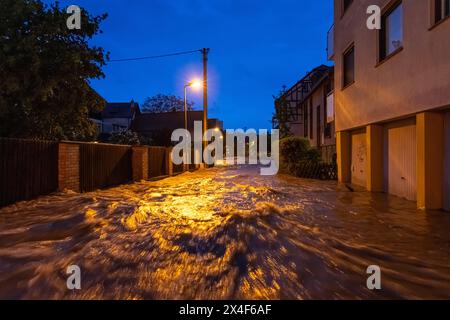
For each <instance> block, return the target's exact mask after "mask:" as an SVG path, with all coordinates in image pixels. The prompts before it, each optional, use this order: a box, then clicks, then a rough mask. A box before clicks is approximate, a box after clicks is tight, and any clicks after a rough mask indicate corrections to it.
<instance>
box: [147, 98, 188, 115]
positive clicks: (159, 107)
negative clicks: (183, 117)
mask: <svg viewBox="0 0 450 320" xmlns="http://www.w3.org/2000/svg"><path fill="white" fill-rule="evenodd" d="M193 106H194V103H193V102H191V101H188V102H187V107H188V110H189V111H191V110H192V109H193ZM141 110H142V112H145V113H163V112H173V111H184V100H183V99H182V98H180V97H177V96H174V95H165V94H157V95H156V96H153V97H148V98H146V99H145V101H144V103H143V105H142V107H141Z"/></svg>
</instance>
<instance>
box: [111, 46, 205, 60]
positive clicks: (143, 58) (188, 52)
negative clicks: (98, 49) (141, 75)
mask: <svg viewBox="0 0 450 320" xmlns="http://www.w3.org/2000/svg"><path fill="white" fill-rule="evenodd" d="M194 52H202V49H199V50H191V51H181V52H175V53H168V54H160V55H156V56H147V57H139V58H127V59H114V60H109V62H125V61H138V60H148V59H158V58H165V57H173V56H180V55H184V54H191V53H194Z"/></svg>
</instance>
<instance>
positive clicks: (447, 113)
mask: <svg viewBox="0 0 450 320" xmlns="http://www.w3.org/2000/svg"><path fill="white" fill-rule="evenodd" d="M371 5H378V6H379V7H380V8H381V10H382V16H381V30H369V28H368V27H367V25H366V20H367V18H368V17H369V15H368V14H367V13H366V12H367V8H368V7H369V6H371ZM334 8H335V13H334V35H332V34H331V35H330V38H333V36H334V41H333V42H334V52H330V56H331V57H333V59H334V61H335V80H334V81H335V106H336V132H337V154H338V167H339V169H338V171H339V181H340V182H345V183H350V182H351V183H352V184H354V185H359V186H362V187H364V188H366V189H367V190H369V191H379V192H388V193H390V194H393V195H397V196H399V197H404V198H406V199H409V200H413V201H417V206H418V207H419V208H426V209H440V208H445V209H447V210H450V42H449V40H450V18H449V15H450V14H449V11H450V10H449V9H450V0H420V1H418V0H413V1H410V0H403V1H401V0H359V1H351V0H335V1H334ZM331 33H332V32H331Z"/></svg>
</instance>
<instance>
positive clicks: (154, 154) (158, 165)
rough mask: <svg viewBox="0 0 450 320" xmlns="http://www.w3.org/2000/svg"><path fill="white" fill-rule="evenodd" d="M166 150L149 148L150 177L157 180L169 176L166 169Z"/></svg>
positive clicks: (163, 148)
mask: <svg viewBox="0 0 450 320" xmlns="http://www.w3.org/2000/svg"><path fill="white" fill-rule="evenodd" d="M166 150H167V149H166V148H165V147H149V148H148V177H149V178H155V177H160V176H165V175H167V174H168V172H167V168H166V161H167V160H166V156H167V155H166V154H167V152H166Z"/></svg>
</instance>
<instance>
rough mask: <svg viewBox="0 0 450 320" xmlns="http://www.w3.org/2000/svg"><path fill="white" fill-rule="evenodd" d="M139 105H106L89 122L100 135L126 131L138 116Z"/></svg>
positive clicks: (125, 103) (130, 103)
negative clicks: (96, 128) (93, 124)
mask: <svg viewBox="0 0 450 320" xmlns="http://www.w3.org/2000/svg"><path fill="white" fill-rule="evenodd" d="M140 113H141V112H140V109H139V104H138V103H137V102H134V101H133V100H131V102H119V103H116V102H115V103H106V106H105V108H104V109H103V110H102V111H101V112H99V113H97V114H95V115H93V116H92V117H91V120H92V121H93V122H94V123H95V124H96V125H97V127H98V132H99V134H101V135H108V134H111V133H114V132H119V131H123V130H128V129H130V128H131V124H132V122H133V120H134V119H135V118H136V116H137V115H139V114H140Z"/></svg>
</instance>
